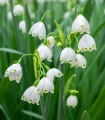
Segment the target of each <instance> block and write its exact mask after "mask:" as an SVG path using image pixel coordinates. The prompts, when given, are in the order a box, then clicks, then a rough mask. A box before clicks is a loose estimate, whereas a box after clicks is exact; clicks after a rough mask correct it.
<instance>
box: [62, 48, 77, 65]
mask: <svg viewBox="0 0 105 120" xmlns="http://www.w3.org/2000/svg"><path fill="white" fill-rule="evenodd" d="M75 60H76V54H75V51H74V50H73V49H72V48H69V47H66V48H64V49H63V50H62V51H61V54H60V61H61V64H63V63H64V62H65V63H70V64H71V65H72V63H73V62H74V61H75Z"/></svg>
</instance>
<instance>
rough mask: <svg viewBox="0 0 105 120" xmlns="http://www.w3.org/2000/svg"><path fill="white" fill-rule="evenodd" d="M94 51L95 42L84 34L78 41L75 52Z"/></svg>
mask: <svg viewBox="0 0 105 120" xmlns="http://www.w3.org/2000/svg"><path fill="white" fill-rule="evenodd" d="M92 50H96V44H95V40H94V39H93V37H92V36H91V35H88V34H85V35H83V36H82V38H81V39H80V41H79V44H78V49H77V52H79V51H81V52H84V51H92Z"/></svg>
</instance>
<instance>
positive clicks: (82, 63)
mask: <svg viewBox="0 0 105 120" xmlns="http://www.w3.org/2000/svg"><path fill="white" fill-rule="evenodd" d="M73 66H76V67H82V68H86V59H85V57H84V56H82V55H81V54H76V61H75V62H74V63H72V66H71V67H73Z"/></svg>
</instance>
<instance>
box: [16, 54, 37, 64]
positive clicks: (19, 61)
mask: <svg viewBox="0 0 105 120" xmlns="http://www.w3.org/2000/svg"><path fill="white" fill-rule="evenodd" d="M25 56H35V57H36V59H37V62H38V58H37V56H36V55H34V54H25V55H23V56H22V57H21V58H20V59H19V60H18V63H19V64H20V63H21V61H22V58H23V57H25Z"/></svg>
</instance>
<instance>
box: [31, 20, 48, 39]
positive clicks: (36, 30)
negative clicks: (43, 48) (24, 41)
mask: <svg viewBox="0 0 105 120" xmlns="http://www.w3.org/2000/svg"><path fill="white" fill-rule="evenodd" d="M29 34H31V35H32V36H33V37H36V36H38V37H39V39H40V40H41V39H43V38H45V37H46V28H45V25H44V23H43V22H37V23H35V24H34V25H33V26H32V27H31V29H30V31H29Z"/></svg>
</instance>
